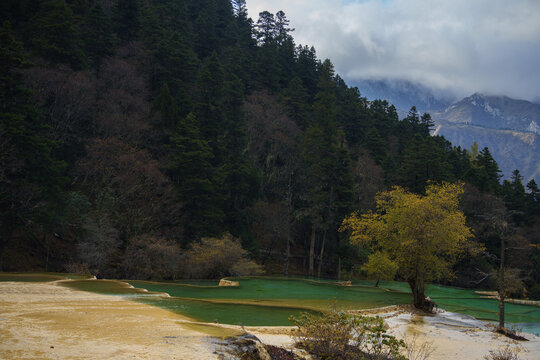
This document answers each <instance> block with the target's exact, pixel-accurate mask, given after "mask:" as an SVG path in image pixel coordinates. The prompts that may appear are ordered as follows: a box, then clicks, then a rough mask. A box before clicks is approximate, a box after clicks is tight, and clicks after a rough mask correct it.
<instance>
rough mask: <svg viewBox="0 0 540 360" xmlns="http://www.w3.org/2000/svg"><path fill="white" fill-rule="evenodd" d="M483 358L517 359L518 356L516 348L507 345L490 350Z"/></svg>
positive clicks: (492, 359)
mask: <svg viewBox="0 0 540 360" xmlns="http://www.w3.org/2000/svg"><path fill="white" fill-rule="evenodd" d="M484 360H519V357H518V355H517V350H516V349H512V348H510V347H508V346H507V347H504V348H502V349H499V350H495V351H490V352H489V355H486V356H484Z"/></svg>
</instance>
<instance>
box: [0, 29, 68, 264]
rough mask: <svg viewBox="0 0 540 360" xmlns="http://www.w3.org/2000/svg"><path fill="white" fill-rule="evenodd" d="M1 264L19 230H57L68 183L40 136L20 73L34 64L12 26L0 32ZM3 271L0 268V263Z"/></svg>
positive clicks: (41, 128)
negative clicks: (5, 249)
mask: <svg viewBox="0 0 540 360" xmlns="http://www.w3.org/2000/svg"><path fill="white" fill-rule="evenodd" d="M0 65H1V66H0V84H1V85H0V144H2V146H1V148H0V209H1V210H0V233H1V236H0V260H1V258H2V252H3V248H4V246H5V243H6V241H8V240H9V239H10V238H11V235H12V233H13V231H14V230H15V229H17V228H19V227H20V228H21V229H23V231H24V232H31V231H33V230H35V229H34V227H33V224H41V225H42V226H44V227H45V228H49V230H50V227H51V226H53V225H54V223H55V221H56V219H55V218H56V217H57V215H58V206H59V202H60V201H61V192H60V189H61V187H62V186H63V184H64V182H65V178H64V177H63V171H64V167H65V165H64V163H63V162H61V161H58V160H56V159H54V158H53V156H52V150H53V147H54V145H55V144H54V143H53V142H52V141H50V140H47V139H46V138H45V137H43V136H42V135H41V133H43V132H44V124H43V121H42V119H41V118H40V116H39V113H38V112H37V110H36V109H35V107H34V105H33V104H32V103H31V101H30V91H29V90H28V89H26V88H24V86H23V80H22V76H21V75H20V73H19V72H17V70H20V69H22V68H26V67H28V66H30V64H29V63H28V62H27V61H26V60H25V57H24V55H23V48H22V44H21V43H19V42H17V41H16V40H15V39H14V38H13V36H12V33H11V24H10V23H9V22H4V24H3V25H2V27H1V28H0ZM0 268H1V264H0Z"/></svg>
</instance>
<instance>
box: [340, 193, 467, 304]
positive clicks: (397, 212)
mask: <svg viewBox="0 0 540 360" xmlns="http://www.w3.org/2000/svg"><path fill="white" fill-rule="evenodd" d="M462 193H463V184H461V183H457V184H450V183H442V184H440V185H437V184H429V185H428V186H427V188H426V195H418V194H414V193H410V192H408V191H406V190H404V189H403V188H400V187H394V188H393V189H392V190H391V191H386V192H381V193H379V194H378V195H377V197H376V201H377V210H376V211H375V212H368V213H366V214H362V215H359V214H352V215H350V216H349V217H347V218H346V219H345V220H344V221H343V225H342V228H341V230H342V231H344V230H351V242H352V243H353V244H357V245H364V244H369V245H371V246H372V249H373V250H374V255H373V256H376V254H380V253H381V252H383V253H384V254H387V256H388V257H389V258H390V260H391V261H392V262H394V263H395V264H396V265H397V268H398V273H399V275H400V276H401V277H403V278H404V279H405V280H406V281H407V282H408V283H409V285H410V287H411V290H412V293H413V301H414V306H415V307H416V308H419V309H424V310H430V302H429V301H427V300H426V297H425V292H424V285H425V282H427V281H434V280H437V279H440V278H442V277H443V276H444V277H448V275H449V274H451V270H452V265H453V264H454V263H455V262H456V260H457V258H458V256H459V255H460V254H462V253H463V252H464V251H465V250H466V249H470V248H471V247H470V242H469V240H470V239H471V238H472V233H471V231H470V230H469V228H468V227H467V226H466V224H465V215H463V213H462V212H461V211H460V210H459V208H458V205H459V197H460V195H461V194H462Z"/></svg>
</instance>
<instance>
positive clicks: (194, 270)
mask: <svg viewBox="0 0 540 360" xmlns="http://www.w3.org/2000/svg"><path fill="white" fill-rule="evenodd" d="M262 273H263V270H262V267H261V266H260V265H257V263H255V262H254V261H252V260H249V258H248V253H247V251H246V250H244V249H242V245H241V244H240V240H239V239H236V238H234V237H233V236H232V235H230V234H227V235H225V236H223V237H221V238H203V239H201V241H200V242H196V243H193V244H192V245H191V248H190V249H189V250H188V251H186V253H185V254H184V255H183V257H182V274H183V276H184V277H186V278H190V279H219V278H222V277H225V276H246V275H260V274H262Z"/></svg>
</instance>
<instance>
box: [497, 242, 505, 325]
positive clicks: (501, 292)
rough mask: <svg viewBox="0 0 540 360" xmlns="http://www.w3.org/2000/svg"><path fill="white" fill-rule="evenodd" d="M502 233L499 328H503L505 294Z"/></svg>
mask: <svg viewBox="0 0 540 360" xmlns="http://www.w3.org/2000/svg"><path fill="white" fill-rule="evenodd" d="M504 247H505V244H504V235H503V236H501V263H500V265H499V329H500V330H503V329H504V299H505V295H506V290H505V285H504V252H505V249H504Z"/></svg>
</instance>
